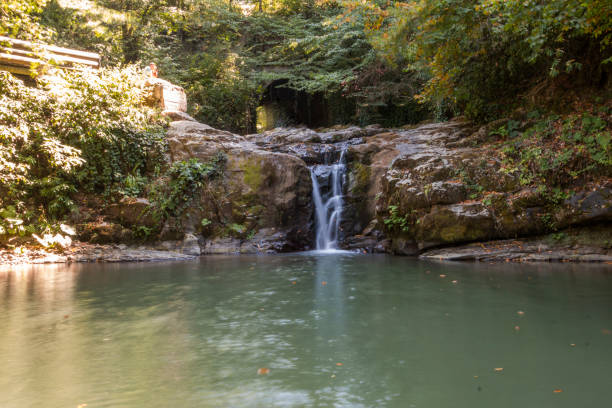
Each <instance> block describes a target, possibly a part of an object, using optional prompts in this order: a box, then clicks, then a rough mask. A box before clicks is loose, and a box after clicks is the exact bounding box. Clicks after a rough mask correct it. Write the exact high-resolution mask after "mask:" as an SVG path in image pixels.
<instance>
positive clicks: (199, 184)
mask: <svg viewBox="0 0 612 408" xmlns="http://www.w3.org/2000/svg"><path fill="white" fill-rule="evenodd" d="M226 161H227V157H226V156H225V154H224V153H219V154H217V156H215V158H214V159H213V160H211V161H210V162H209V163H202V162H201V161H199V160H197V159H189V160H188V161H180V162H175V163H173V164H172V166H171V167H170V168H169V169H168V171H167V173H166V175H165V176H164V177H162V178H161V179H159V180H158V182H157V184H156V185H155V186H154V187H153V189H152V191H151V193H150V195H151V199H152V201H153V203H154V206H155V215H156V218H158V219H160V220H165V219H167V218H170V217H172V218H176V219H177V221H178V222H180V221H181V217H182V216H183V214H184V213H185V211H186V210H187V209H188V208H189V207H190V206H191V204H192V203H193V201H194V200H195V199H196V198H197V197H198V195H199V194H200V193H201V191H202V188H203V187H204V185H205V183H206V182H207V181H208V180H212V179H214V178H216V177H218V176H220V175H221V174H222V172H223V169H224V166H225V162H226ZM206 225H208V224H206ZM202 226H205V225H204V220H203V223H202Z"/></svg>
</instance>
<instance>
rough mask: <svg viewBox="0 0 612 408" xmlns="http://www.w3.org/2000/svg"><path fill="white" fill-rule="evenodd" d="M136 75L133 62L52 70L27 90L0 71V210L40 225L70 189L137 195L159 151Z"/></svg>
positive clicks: (55, 213) (59, 210)
mask: <svg viewBox="0 0 612 408" xmlns="http://www.w3.org/2000/svg"><path fill="white" fill-rule="evenodd" d="M51 78H53V79H51ZM139 80H140V77H139V75H138V73H137V70H136V68H134V67H126V68H124V69H112V70H102V71H100V72H98V73H93V72H88V71H84V72H80V71H71V72H57V73H56V75H55V76H54V77H49V78H48V79H44V78H41V80H40V83H41V87H39V88H34V87H27V86H25V85H24V84H23V83H22V82H21V81H20V80H17V79H15V78H14V77H13V76H12V75H10V74H7V73H0V193H1V198H0V208H8V207H11V208H14V209H15V211H17V213H18V214H19V215H20V217H21V218H22V219H23V222H24V225H30V224H31V225H40V226H45V225H46V224H47V223H51V222H53V221H54V220H61V219H62V218H63V217H64V216H65V215H66V214H67V213H68V212H70V210H71V209H72V208H73V207H74V203H73V198H72V197H73V195H74V193H76V192H77V191H80V192H93V193H101V194H104V195H106V196H107V197H110V195H111V193H112V192H113V191H122V192H123V193H124V194H126V195H135V194H137V193H138V192H137V191H136V190H138V189H140V190H141V189H142V186H138V184H139V183H140V184H141V185H142V183H143V181H142V176H143V175H144V174H146V173H148V172H151V171H152V170H153V169H154V168H155V166H159V165H160V163H161V162H162V161H163V154H164V152H165V141H164V139H163V136H164V131H163V129H162V127H161V126H159V125H155V121H154V117H153V116H152V115H153V111H151V110H149V109H146V108H143V107H142V102H143V100H142V96H143V94H142V90H141V89H140V88H139V87H138V86H137V84H138V81H139ZM33 208H36V211H30V210H29V209H33ZM41 228H42V227H41ZM44 228H46V227H44ZM44 228H43V229H44ZM39 232H41V231H39Z"/></svg>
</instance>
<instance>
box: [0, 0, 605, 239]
mask: <svg viewBox="0 0 612 408" xmlns="http://www.w3.org/2000/svg"><path fill="white" fill-rule="evenodd" d="M0 16H1V19H0V35H3V36H9V37H13V38H19V39H24V40H31V41H36V42H40V43H48V44H55V45H59V46H65V47H71V48H76V49H82V50H89V51H94V52H98V53H100V54H101V55H102V65H103V69H102V70H100V71H99V72H98V73H92V72H79V71H68V72H59V73H58V76H59V77H61V79H62V82H61V85H57V84H55V85H54V84H53V83H47V82H45V79H40V80H39V81H38V86H32V84H31V83H29V81H28V80H25V82H24V81H22V80H19V79H16V78H14V77H13V76H11V75H10V74H8V73H0V183H1V184H0V190H1V198H0V207H1V208H2V210H1V213H0V215H1V217H2V221H1V227H0V228H1V229H2V230H1V235H2V236H4V237H9V236H14V235H29V234H31V233H35V232H36V233H41V232H43V231H49V230H57V229H58V228H59V227H58V225H59V224H58V223H59V222H60V221H61V220H65V219H66V217H68V216H69V215H70V214H71V213H72V212H73V210H74V207H75V205H76V202H77V201H78V200H79V197H81V196H82V195H83V194H90V195H91V194H95V195H96V196H97V197H101V199H103V200H111V201H112V200H116V199H117V198H118V197H119V198H120V197H123V196H139V195H142V194H144V193H146V194H147V195H148V197H150V199H151V200H152V201H153V202H155V203H156V208H157V216H158V217H161V218H168V217H176V216H178V215H180V214H179V213H180V211H182V209H184V207H185V205H186V204H185V203H186V202H188V201H189V197H188V196H189V194H186V193H185V192H189V191H193V190H194V187H197V186H199V185H201V184H202V182H203V180H205V179H206V178H208V177H214V175H215V174H216V169H217V166H219V165H220V164H219V163H221V162H222V160H223V159H222V158H219V160H218V161H217V162H214V163H206V164H203V163H197V162H184V163H174V164H172V165H170V164H168V163H166V162H165V161H164V158H163V152H164V149H165V147H164V146H165V140H164V133H165V127H166V125H167V123H166V122H165V120H164V119H162V118H160V117H159V116H158V115H157V113H156V112H155V110H154V109H151V108H147V107H144V106H143V105H142V104H141V103H140V100H139V98H140V97H141V96H140V93H139V91H138V89H136V88H135V87H133V86H132V84H133V83H134V81H135V79H134V78H137V77H139V75H141V71H142V68H143V67H145V66H147V65H148V64H149V62H155V63H156V64H157V66H158V67H159V70H160V75H161V76H162V77H163V78H164V79H167V80H169V81H171V82H173V83H175V84H178V85H180V86H182V87H183V88H184V89H185V91H186V93H187V95H188V100H189V113H190V114H191V115H192V116H193V117H194V118H195V119H197V120H198V121H200V122H202V123H206V124H208V125H210V126H213V127H215V128H219V129H224V130H229V131H232V132H235V133H238V134H248V133H254V132H255V131H256V130H257V129H256V125H257V109H258V106H260V105H261V104H262V103H263V102H265V101H270V100H277V101H278V100H279V98H280V100H281V101H282V100H287V101H291V104H292V107H290V108H285V111H284V115H280V116H278V117H277V118H276V123H274V125H275V126H292V125H300V124H306V125H309V126H311V127H314V126H331V125H339V124H345V125H346V124H355V125H360V126H365V125H370V124H380V125H382V126H384V127H401V126H405V125H411V124H417V123H420V122H423V121H444V120H448V119H450V118H452V117H457V116H463V117H465V118H466V119H468V120H470V121H472V122H473V123H477V124H484V123H491V122H494V121H498V122H494V123H497V125H496V126H495V127H492V128H491V129H492V131H491V135H492V136H495V137H498V138H502V139H504V138H512V137H514V135H516V134H518V133H519V132H520V133H521V134H526V135H528V136H529V137H524V138H520V140H519V139H516V140H515V143H514V144H513V145H512V146H510V147H509V146H507V145H505V146H503V147H500V152H505V153H500V154H504V155H505V156H504V157H505V160H508V161H509V162H511V163H512V164H513V165H514V166H515V167H516V168H517V169H523V170H524V171H523V170H521V171H523V173H524V177H525V184H529V183H536V182H542V180H546V179H548V180H549V181H550V183H551V188H553V187H554V188H557V189H558V188H564V187H567V185H568V183H571V182H575V181H576V180H577V179H578V178H579V177H583V176H584V175H585V174H586V175H589V176H593V177H595V176H598V175H607V174H609V171H610V165H611V164H612V161H611V156H610V150H611V147H610V131H609V128H610V118H611V108H612V107H611V106H610V83H611V80H610V75H611V74H612V17H611V16H612V3H610V2H609V1H607V0H417V1H393V0H244V1H238V0H5V1H3V2H2V4H0ZM58 86H61V88H62V89H61V92H57V88H58ZM291 104H289V105H291ZM500 119H503V120H501V121H499V120H500ZM568 130H571V131H572V132H576V133H579V134H580V135H581V136H580V138H571V140H570V139H568V138H567V132H568ZM542 135H544V136H542ZM568 146H569V147H568ZM503 149H505V150H503ZM559 149H561V150H562V151H563V154H562V155H560V156H559V155H558V154H557V153H558V152H559V151H560V150H559ZM563 149H565V150H563ZM580 180H582V179H580ZM168 181H170V182H168ZM559 191H560V190H559ZM141 232H142V231H141ZM147 233H148V231H147V230H144V234H147Z"/></svg>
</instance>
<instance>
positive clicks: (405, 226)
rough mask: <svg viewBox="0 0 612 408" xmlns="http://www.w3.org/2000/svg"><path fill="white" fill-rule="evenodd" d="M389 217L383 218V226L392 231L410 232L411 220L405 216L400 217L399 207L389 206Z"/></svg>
mask: <svg viewBox="0 0 612 408" xmlns="http://www.w3.org/2000/svg"><path fill="white" fill-rule="evenodd" d="M387 209H388V211H389V217H387V218H385V219H384V220H383V222H384V223H385V226H386V227H387V228H388V229H390V230H392V231H401V232H410V226H411V223H412V221H411V219H410V217H409V216H408V215H407V214H405V215H400V213H399V207H398V206H396V205H390V206H389V207H388V208H387Z"/></svg>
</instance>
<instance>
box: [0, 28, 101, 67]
mask: <svg viewBox="0 0 612 408" xmlns="http://www.w3.org/2000/svg"><path fill="white" fill-rule="evenodd" d="M49 65H56V66H59V67H61V68H75V67H78V66H84V67H89V68H93V69H98V68H100V55H99V54H96V53H93V52H86V51H78V50H72V49H70V48H62V47H55V46H52V45H45V44H36V43H33V42H30V41H23V40H16V39H14V38H9V37H2V36H0V71H8V72H11V73H14V74H19V75H30V73H31V72H32V69H34V70H38V71H40V70H42V69H44V68H45V67H48V66H49Z"/></svg>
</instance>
